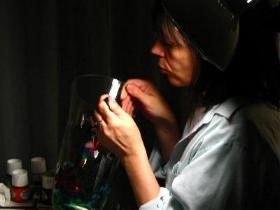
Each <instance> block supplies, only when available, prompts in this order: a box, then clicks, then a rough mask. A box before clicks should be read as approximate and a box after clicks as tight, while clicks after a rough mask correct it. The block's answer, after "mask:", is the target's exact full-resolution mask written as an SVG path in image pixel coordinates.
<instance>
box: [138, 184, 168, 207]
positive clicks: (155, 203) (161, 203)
mask: <svg viewBox="0 0 280 210" xmlns="http://www.w3.org/2000/svg"><path fill="white" fill-rule="evenodd" d="M170 197H171V196H170V193H169V190H167V189H166V188H163V187H161V188H160V192H159V195H158V196H157V197H156V198H155V199H153V200H151V201H149V202H147V203H145V204H143V205H141V206H140V208H139V210H165V209H166V208H167V204H168V202H169V200H170Z"/></svg>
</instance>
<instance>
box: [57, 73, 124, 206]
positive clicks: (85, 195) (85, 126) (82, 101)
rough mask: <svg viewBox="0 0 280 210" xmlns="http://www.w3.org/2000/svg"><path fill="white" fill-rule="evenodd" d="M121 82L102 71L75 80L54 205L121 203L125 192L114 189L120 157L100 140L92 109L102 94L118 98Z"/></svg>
mask: <svg viewBox="0 0 280 210" xmlns="http://www.w3.org/2000/svg"><path fill="white" fill-rule="evenodd" d="M122 84H123V83H122V82H121V81H119V80H117V79H115V78H110V77H104V76H100V75H82V76H79V77H77V78H76V79H75V80H74V82H73V86H72V88H73V89H72V96H71V103H70V109H69V117H68V121H67V125H66V128H65V132H64V137H63V141H62V145H61V148H60V155H59V160H58V163H57V169H56V175H55V186H54V189H53V197H52V198H53V202H52V206H53V209H56V210H63V209H83V210H94V209H98V210H105V209H106V210H114V209H116V207H117V206H118V196H119V195H121V194H122V193H121V192H119V190H118V192H117V193H113V192H115V191H116V190H113V189H115V188H114V185H115V184H116V183H117V178H118V177H119V173H120V170H119V169H120V167H119V160H118V159H117V158H116V157H115V156H114V155H113V154H112V153H111V152H109V151H107V150H106V149H105V148H104V147H103V146H102V145H101V144H100V142H99V141H98V139H97V135H96V134H97V132H96V131H97V130H96V129H97V128H98V127H97V125H96V122H95V119H94V118H93V113H94V110H95V109H96V104H97V102H98V100H99V97H100V96H101V95H102V94H105V93H107V94H108V95H109V96H111V97H112V98H114V99H116V100H117V101H118V99H119V96H120V93H121V89H122ZM118 209H120V208H118Z"/></svg>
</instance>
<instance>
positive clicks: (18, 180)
mask: <svg viewBox="0 0 280 210" xmlns="http://www.w3.org/2000/svg"><path fill="white" fill-rule="evenodd" d="M12 185H13V186H15V187H25V186H27V185H28V174H27V170H25V169H16V170H13V172H12Z"/></svg>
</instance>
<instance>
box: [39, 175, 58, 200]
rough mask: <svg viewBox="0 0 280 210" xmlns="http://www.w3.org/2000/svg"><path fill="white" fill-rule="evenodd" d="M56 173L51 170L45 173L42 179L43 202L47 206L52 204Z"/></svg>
mask: <svg viewBox="0 0 280 210" xmlns="http://www.w3.org/2000/svg"><path fill="white" fill-rule="evenodd" d="M54 176H55V171H54V170H50V171H47V172H46V173H44V175H43V178H42V195H41V202H42V203H44V204H47V205H51V204H52V191H53V188H54Z"/></svg>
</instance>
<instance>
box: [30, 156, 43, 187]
mask: <svg viewBox="0 0 280 210" xmlns="http://www.w3.org/2000/svg"><path fill="white" fill-rule="evenodd" d="M45 172H46V159H45V158H43V157H33V158H31V180H32V184H33V185H39V186H41V185H42V176H43V174H44V173H45Z"/></svg>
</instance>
